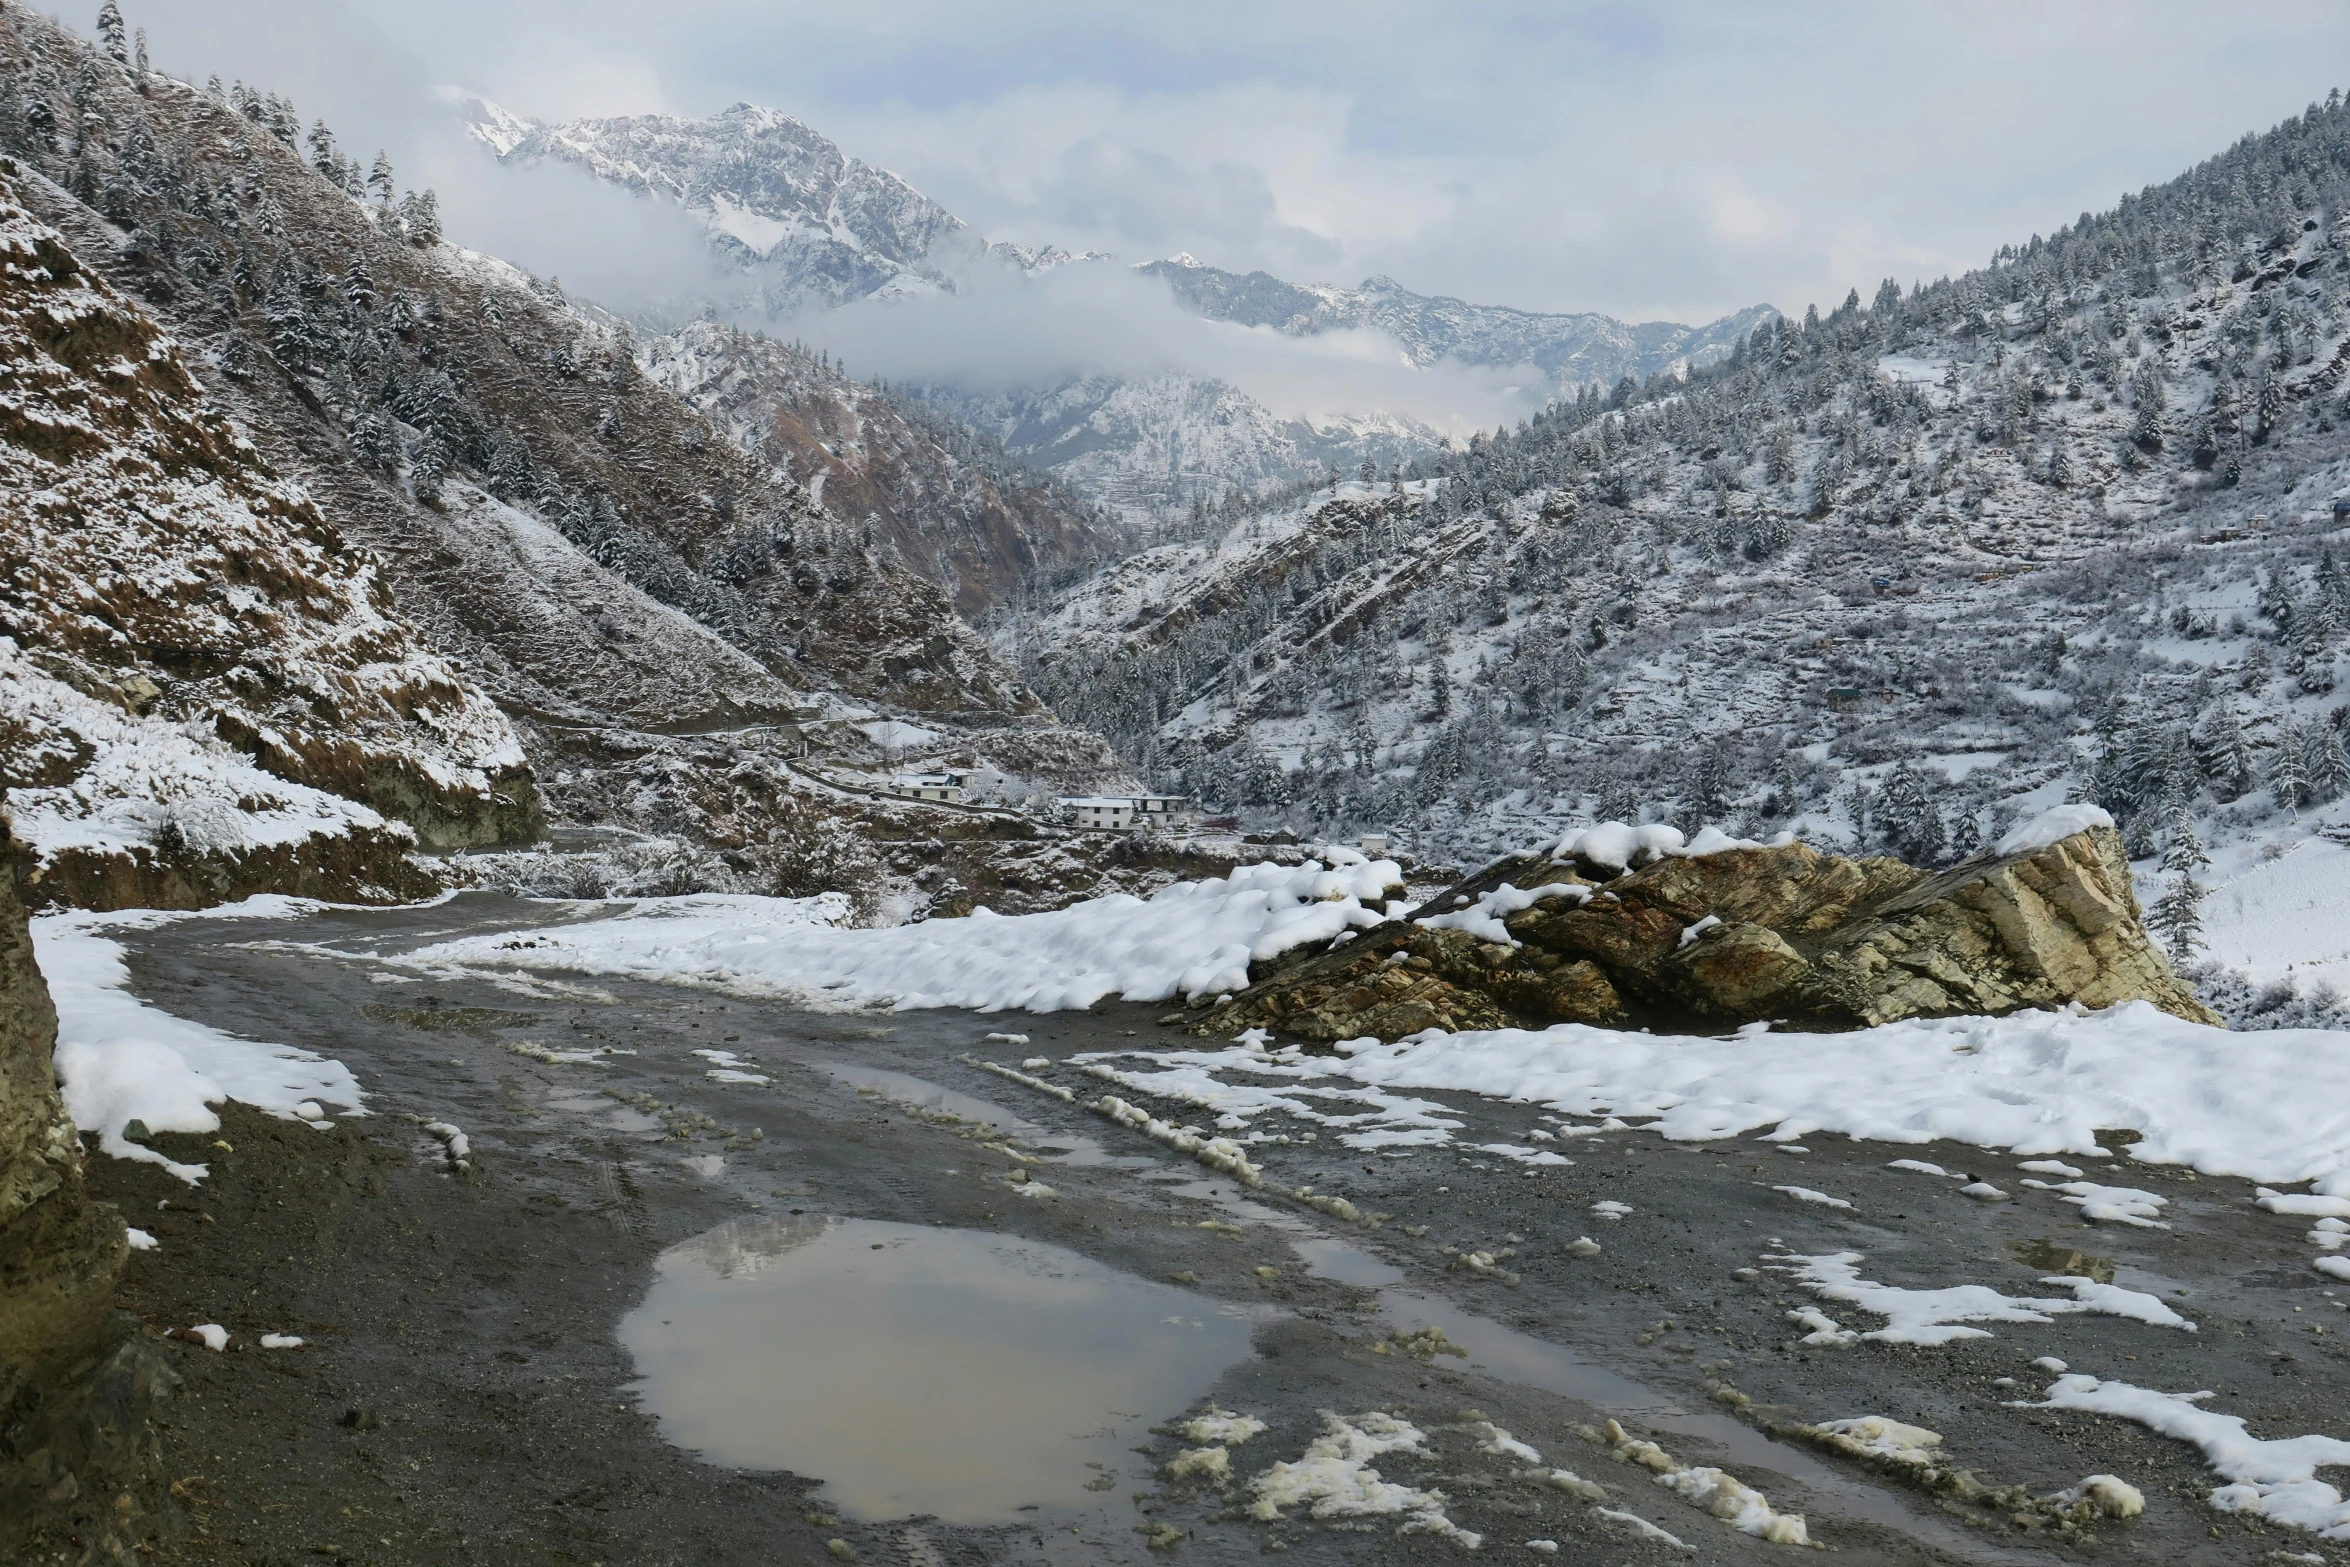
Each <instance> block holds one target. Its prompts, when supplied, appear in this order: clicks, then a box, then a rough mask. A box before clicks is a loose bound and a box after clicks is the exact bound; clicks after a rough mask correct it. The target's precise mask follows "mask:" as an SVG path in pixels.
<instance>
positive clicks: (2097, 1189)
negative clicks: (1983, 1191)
mask: <svg viewBox="0 0 2350 1567" xmlns="http://www.w3.org/2000/svg"><path fill="white" fill-rule="evenodd" d="M2056 1168H2058V1169H2059V1170H2062V1169H2065V1168H2066V1166H2064V1165H2061V1164H2060V1165H2057V1166H2056ZM2072 1173H2073V1174H2075V1175H2078V1174H2080V1173H2081V1172H2080V1171H2078V1170H2075V1171H2073V1172H2072ZM2024 1184H2025V1185H2026V1186H2031V1187H2036V1188H2037V1189H2039V1190H2041V1191H2044V1192H2055V1193H2057V1194H2058V1195H2059V1196H2061V1197H2063V1198H2064V1200H2065V1201H2066V1202H2069V1203H2071V1204H2073V1206H2075V1207H2077V1208H2079V1209H2080V1210H2081V1217H2082V1218H2084V1219H2088V1220H2090V1221H2092V1222H2093V1223H2098V1224H2131V1225H2135V1226H2137V1227H2138V1228H2139V1229H2141V1230H2167V1229H2169V1228H2170V1226H2169V1225H2168V1224H2166V1223H2164V1222H2163V1221H2162V1219H2161V1218H2159V1217H2158V1215H2160V1214H2161V1212H2162V1210H2163V1207H2164V1205H2165V1204H2166V1203H2168V1202H2169V1201H2170V1199H2169V1198H2167V1197H2162V1196H2158V1195H2156V1194H2155V1193H2153V1192H2148V1191H2140V1190H2139V1189H2138V1188H2137V1187H2135V1186H2100V1185H2098V1184H2097V1183H2096V1182H2095V1181H2066V1182H2064V1183H2062V1184H2061V1185H2056V1186H2051V1185H2049V1184H2048V1183H2047V1182H2045V1181H2026V1182H2024Z"/></svg>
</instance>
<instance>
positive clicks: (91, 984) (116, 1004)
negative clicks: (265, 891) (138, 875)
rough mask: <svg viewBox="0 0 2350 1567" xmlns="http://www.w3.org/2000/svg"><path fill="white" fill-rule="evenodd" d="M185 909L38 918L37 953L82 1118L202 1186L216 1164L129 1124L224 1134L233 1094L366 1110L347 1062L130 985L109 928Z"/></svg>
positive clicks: (60, 1059) (104, 1143) (105, 1140)
mask: <svg viewBox="0 0 2350 1567" xmlns="http://www.w3.org/2000/svg"><path fill="white" fill-rule="evenodd" d="M253 912H261V910H260V908H259V907H258V906H255V907H254V908H253ZM270 912H276V906H275V905H271V906H270ZM181 917H184V916H179V915H175V914H169V913H163V912H159V911H144V910H143V911H139V912H135V913H123V914H94V913H88V912H83V911H76V912H71V913H61V914H44V915H41V916H40V917H39V918H37V919H35V920H33V921H32V932H33V954H34V958H35V960H36V961H37V962H38V963H39V964H40V966H41V972H42V974H43V976H44V977H45V978H46V979H47V980H48V982H49V994H50V996H51V997H52V998H53V999H54V1000H55V1002H56V1003H57V1082H58V1088H59V1090H60V1092H61V1093H62V1094H63V1095H64V1098H65V1108H66V1111H67V1113H69V1114H70V1115H72V1117H73V1121H74V1124H75V1125H76V1126H79V1127H82V1128H84V1129H85V1130H89V1131H95V1132H96V1133H98V1138H99V1146H100V1147H101V1148H103V1149H104V1150H105V1151H106V1152H107V1153H109V1154H111V1155H113V1156H114V1157H115V1158H117V1159H136V1160H139V1161H141V1162H143V1163H149V1164H160V1165H162V1166H163V1167H164V1168H165V1169H167V1170H169V1171H170V1172H171V1173H172V1174H173V1175H176V1176H178V1177H179V1178H180V1179H182V1180H184V1181H187V1182H189V1183H191V1184H193V1183H194V1182H196V1181H198V1180H201V1179H202V1178H203V1176H204V1174H205V1170H206V1167H205V1166H204V1165H200V1164H179V1163H176V1162H174V1161H173V1160H170V1159H167V1158H165V1157H164V1156H163V1155H162V1154H160V1153H158V1152H156V1151H155V1150H154V1149H152V1148H148V1147H144V1146H142V1145H140V1144H138V1143H133V1142H127V1141H125V1140H124V1138H123V1135H122V1133H123V1128H124V1127H125V1126H127V1125H128V1124H129V1123H130V1122H132V1121H143V1122H145V1123H146V1126H147V1129H148V1130H149V1131H150V1132H216V1131H218V1130H220V1117H219V1116H217V1115H215V1114H214V1113H213V1112H212V1109H211V1107H212V1106H213V1105H216V1104H219V1103H221V1102H222V1101H224V1100H229V1099H234V1100H236V1101H237V1102H238V1103H240V1104H249V1105H252V1106H254V1107H255V1108H256V1109H261V1110H267V1111H271V1112H273V1113H275V1114H279V1115H285V1116H293V1115H295V1114H297V1113H298V1111H297V1107H298V1106H300V1105H301V1104H303V1103H304V1102H305V1101H309V1102H313V1103H315V1102H316V1101H319V1100H324V1101H326V1102H328V1103H331V1104H335V1105H339V1106H341V1107H342V1109H343V1111H344V1113H346V1114H353V1115H356V1114H361V1113H363V1108H362V1102H361V1097H360V1093H359V1081H358V1079H357V1078H355V1077H353V1076H352V1075H351V1072H350V1069H349V1068H347V1067H345V1066H344V1065H343V1064H342V1063H341V1062H340V1061H332V1060H329V1059H327V1058H326V1057H324V1056H320V1055H315V1054H313V1053H312V1052H310V1051H307V1050H300V1049H296V1048H295V1047H293V1046H291V1045H275V1044H267V1043H263V1042H260V1041H256V1040H248V1039H238V1038H236V1037H234V1036H232V1035H229V1034H224V1033H221V1032H220V1031H219V1030H217V1029H213V1028H207V1027H205V1026H204V1025H203V1024H201V1023H193V1022H189V1021H188V1020H186V1019H184V1018H177V1017H173V1016H172V1015H171V1014H170V1013H168V1012H164V1011H162V1010H160V1009H158V1008H156V1007H152V1006H149V1005H148V1004H147V1003H145V1002H144V1001H141V1000H139V999H138V998H137V997H135V996H133V995H131V994H130V992H129V985H130V971H129V969H128V968H127V967H126V966H125V965H124V961H123V948H122V944H121V943H120V942H117V941H113V940H110V939H109V938H108V937H106V936H105V935H104V934H102V932H103V931H105V930H108V929H137V928H144V927H148V926H152V925H157V924H161V923H163V922H165V921H167V920H172V919H176V918H181Z"/></svg>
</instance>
